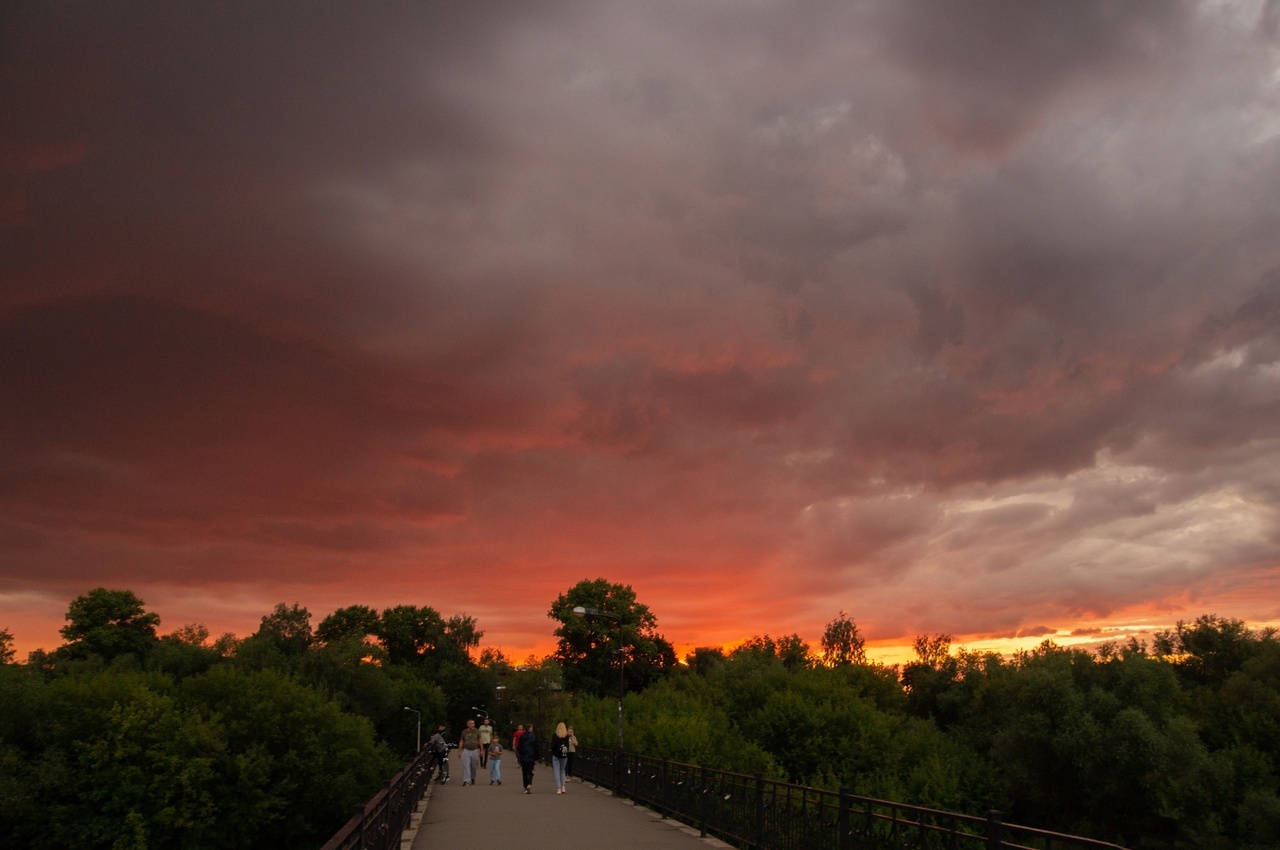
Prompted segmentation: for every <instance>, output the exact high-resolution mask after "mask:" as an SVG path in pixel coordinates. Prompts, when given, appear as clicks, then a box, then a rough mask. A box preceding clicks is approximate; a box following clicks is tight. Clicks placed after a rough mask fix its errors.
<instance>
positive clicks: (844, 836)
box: [836, 785, 853, 850]
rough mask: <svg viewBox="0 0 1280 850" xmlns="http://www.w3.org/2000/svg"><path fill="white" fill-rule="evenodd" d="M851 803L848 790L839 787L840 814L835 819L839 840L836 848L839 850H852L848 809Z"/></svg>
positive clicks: (851, 830) (851, 827)
mask: <svg viewBox="0 0 1280 850" xmlns="http://www.w3.org/2000/svg"><path fill="white" fill-rule="evenodd" d="M852 802H853V801H852V800H850V799H849V789H848V788H845V787H844V786H843V785H841V786H840V814H839V816H838V817H837V818H836V829H838V830H840V838H839V839H838V840H837V842H836V846H837V847H839V848H840V850H853V826H852V824H850V823H849V809H850V806H851V804H852Z"/></svg>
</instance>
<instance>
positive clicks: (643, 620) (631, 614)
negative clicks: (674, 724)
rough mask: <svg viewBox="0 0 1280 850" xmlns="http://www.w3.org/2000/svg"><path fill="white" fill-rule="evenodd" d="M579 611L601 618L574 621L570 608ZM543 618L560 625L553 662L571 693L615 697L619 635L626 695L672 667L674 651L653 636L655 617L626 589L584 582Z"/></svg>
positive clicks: (552, 606)
mask: <svg viewBox="0 0 1280 850" xmlns="http://www.w3.org/2000/svg"><path fill="white" fill-rule="evenodd" d="M578 606H581V607H583V608H594V609H596V610H598V611H600V612H601V613H602V614H603V615H605V616H602V617H597V618H580V617H577V616H575V615H574V613H573V609H574V608H575V607H578ZM547 616H548V617H550V618H551V619H553V620H556V621H558V622H559V623H560V626H559V627H558V628H557V629H556V630H555V632H554V634H555V636H556V638H557V644H556V651H555V656H554V657H555V659H556V660H557V661H558V662H560V664H561V666H562V667H563V668H564V671H565V686H566V687H567V688H569V689H570V690H574V691H578V690H581V691H589V692H591V693H595V694H598V695H601V696H605V695H610V694H616V693H617V691H618V675H619V674H618V663H619V645H618V641H619V632H621V641H622V645H621V658H622V661H623V663H624V665H625V667H624V672H623V675H624V676H625V683H626V688H627V690H629V691H635V690H641V689H643V688H645V687H647V686H648V685H650V684H652V683H653V682H655V681H657V679H659V678H660V677H661V676H662V675H663V674H664V673H666V672H667V671H669V670H671V669H672V668H673V667H675V664H676V654H675V649H674V648H673V647H672V646H671V644H670V643H668V642H667V640H666V639H665V638H663V637H662V635H660V634H659V633H658V619H657V617H655V616H654V615H653V612H652V611H650V610H649V607H648V606H647V605H644V604H641V603H640V602H638V601H637V600H636V592H635V591H634V590H632V589H631V586H630V585H626V584H613V583H611V582H609V581H607V580H605V579H603V578H598V579H595V580H594V581H592V580H588V579H583V580H582V581H580V582H578V583H577V584H575V585H574V586H573V587H571V588H569V590H568V591H566V592H565V593H563V594H561V595H560V596H559V597H557V598H556V601H555V602H554V603H552V605H551V610H550V611H548V612H547ZM611 618H616V620H615V619H611Z"/></svg>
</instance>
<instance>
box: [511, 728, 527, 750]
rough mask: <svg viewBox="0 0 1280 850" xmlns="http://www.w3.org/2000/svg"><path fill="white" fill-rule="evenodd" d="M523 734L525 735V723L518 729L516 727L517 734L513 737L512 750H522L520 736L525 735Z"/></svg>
mask: <svg viewBox="0 0 1280 850" xmlns="http://www.w3.org/2000/svg"><path fill="white" fill-rule="evenodd" d="M523 734H524V724H523V723H521V724H520V725H519V726H517V727H516V731H515V734H513V735H512V736H511V749H512V750H518V749H520V736H521V735H523Z"/></svg>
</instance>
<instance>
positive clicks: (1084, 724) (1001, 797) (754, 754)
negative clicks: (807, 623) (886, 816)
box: [571, 612, 1280, 850]
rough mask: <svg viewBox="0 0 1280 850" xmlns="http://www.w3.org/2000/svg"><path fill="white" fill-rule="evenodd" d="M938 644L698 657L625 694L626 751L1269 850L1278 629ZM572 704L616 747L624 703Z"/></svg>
mask: <svg viewBox="0 0 1280 850" xmlns="http://www.w3.org/2000/svg"><path fill="white" fill-rule="evenodd" d="M846 619H847V618H845V617H844V615H843V612H842V614H841V618H839V619H838V620H837V621H836V622H835V623H833V624H832V625H831V626H828V632H827V635H825V636H824V641H823V643H824V647H823V648H824V650H828V649H830V646H829V643H830V642H829V640H828V639H829V638H831V637H832V635H833V634H835V635H838V634H840V633H841V630H840V628H836V629H833V628H832V626H837V627H841V624H842V621H844V620H846ZM846 632H847V630H846ZM950 641H951V639H950V637H949V636H947V635H922V636H920V637H918V638H917V639H916V660H915V661H914V662H912V663H909V664H906V665H903V666H901V667H898V666H894V667H886V666H881V665H877V664H874V663H867V662H865V660H862V661H855V660H853V657H858V658H865V656H864V655H863V654H862V653H861V652H860V649H861V647H860V638H858V637H857V636H856V630H855V637H854V641H853V642H854V646H855V651H854V652H853V653H849V652H847V651H845V652H843V653H839V652H837V653H831V652H829V651H824V652H822V653H812V652H810V649H809V646H808V645H807V644H805V643H804V642H803V641H802V640H800V638H798V637H797V636H796V635H790V636H787V637H785V638H781V639H776V640H775V639H773V638H770V637H768V636H763V637H757V638H755V639H752V640H750V641H748V642H747V643H746V644H744V645H743V646H742V647H739V648H738V649H736V650H734V651H732V652H728V653H725V652H723V651H722V650H719V649H717V648H711V647H704V648H700V649H697V650H695V651H694V652H693V653H691V654H690V655H689V657H688V661H689V664H688V666H687V667H685V668H683V669H682V670H679V671H676V672H673V673H672V674H671V675H668V676H666V677H665V678H664V679H662V680H661V681H660V682H658V683H656V684H654V685H653V686H651V687H649V688H647V689H646V690H644V691H643V692H642V693H633V694H630V695H628V696H627V697H626V699H625V703H624V704H625V715H626V748H627V749H628V750H634V751H637V752H641V753H645V754H647V755H653V756H658V757H665V758H670V759H672V760H676V761H682V762H686V763H692V764H708V765H711V766H714V767H718V768H721V769H725V770H730V771H735V772H742V773H748V774H751V773H757V772H760V773H763V774H765V775H766V776H767V777H770V778H775V779H782V780H787V781H791V782H795V783H800V784H805V785H813V786H817V787H822V788H828V789H832V790H835V789H838V788H840V787H844V788H847V789H848V790H849V791H850V792H852V793H854V794H857V795H861V796H867V797H875V798H880V799H885V800H893V801H899V802H907V803H911V804H914V805H923V806H928V807H933V808H938V809H943V810H948V811H956V812H963V813H967V814H974V815H982V814H985V813H986V812H987V811H988V810H990V809H999V810H1001V811H1002V812H1004V815H1005V820H1006V821H1009V822H1016V823H1021V824H1025V825H1030V826H1036V827H1041V828H1048V829H1052V830H1055V831H1059V832H1064V833H1069V834H1076V835H1084V836H1089V837H1093V838H1099V839H1103V840H1108V841H1113V842H1116V843H1119V844H1122V845H1124V846H1127V847H1134V848H1151V849H1152V850H1155V849H1156V848H1160V849H1161V850H1163V849H1164V848H1186V847H1196V848H1208V850H1219V848H1220V849H1221V850H1227V848H1233V849H1234V850H1275V848H1277V847H1280V781H1278V777H1277V766H1278V765H1280V642H1278V641H1277V638H1276V634H1275V632H1274V631H1272V630H1266V631H1261V632H1259V631H1251V630H1250V629H1248V628H1246V627H1245V625H1244V623H1242V622H1241V621H1239V620H1231V619H1224V618H1220V617H1216V616H1212V615H1208V616H1203V617H1200V618H1199V619H1197V620H1196V621H1195V622H1193V623H1179V624H1178V626H1177V627H1176V628H1175V629H1171V630H1168V631H1165V632H1161V633H1159V634H1157V636H1156V638H1155V640H1154V641H1153V642H1152V644H1151V645H1145V644H1143V643H1141V642H1138V641H1136V640H1130V641H1129V642H1128V643H1126V644H1124V645H1116V644H1104V645H1102V646H1101V647H1100V648H1098V649H1096V650H1095V651H1094V652H1092V653H1091V652H1087V651H1085V650H1082V649H1076V648H1066V647H1061V646H1056V645H1054V644H1053V643H1052V642H1045V643H1043V644H1042V645H1041V646H1040V647H1038V648H1037V649H1035V650H1033V651H1029V652H1020V653H1017V654H1016V655H1014V656H1013V657H1011V658H1004V657H1002V656H1000V655H998V654H995V653H987V652H973V651H966V650H963V649H962V650H960V651H958V652H956V653H952V652H951V651H950ZM846 650H847V647H846ZM571 711H572V712H573V714H574V717H575V720H576V732H577V734H578V737H579V738H580V739H581V740H582V741H583V742H584V743H589V744H594V745H596V746H606V747H609V746H613V745H614V744H613V742H615V741H616V739H617V732H616V716H617V708H616V697H614V698H610V697H606V696H589V697H588V696H579V697H577V698H576V699H575V700H574V703H573V705H572V707H571Z"/></svg>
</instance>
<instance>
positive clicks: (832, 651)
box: [822, 611, 867, 667]
mask: <svg viewBox="0 0 1280 850" xmlns="http://www.w3.org/2000/svg"><path fill="white" fill-rule="evenodd" d="M822 657H823V662H824V663H825V664H826V665H827V666H828V667H848V666H850V665H853V664H866V663H867V650H866V646H865V643H864V641H863V639H862V633H861V632H859V631H858V624H857V623H855V622H854V621H853V618H852V617H850V616H849V615H848V614H846V613H845V612H844V611H841V612H840V613H839V614H838V615H837V616H836V618H835V619H834V620H832V621H831V622H830V623H827V628H826V631H824V632H823V633H822Z"/></svg>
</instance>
